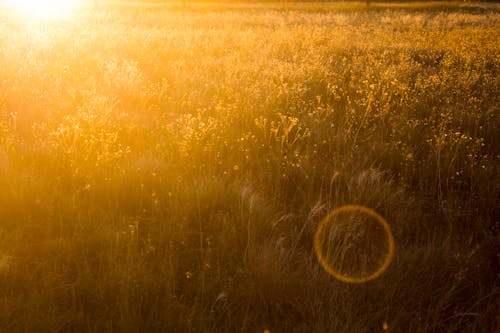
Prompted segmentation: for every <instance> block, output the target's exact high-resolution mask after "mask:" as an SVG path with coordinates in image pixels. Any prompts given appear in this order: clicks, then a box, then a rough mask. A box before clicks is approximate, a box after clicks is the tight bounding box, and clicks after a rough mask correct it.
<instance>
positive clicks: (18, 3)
mask: <svg viewBox="0 0 500 333" xmlns="http://www.w3.org/2000/svg"><path fill="white" fill-rule="evenodd" d="M79 2H80V0H12V1H10V5H11V6H12V7H14V9H15V10H16V11H17V12H18V13H19V14H20V15H22V16H25V17H28V18H33V19H44V20H47V19H48V20H50V19H64V18H69V17H70V16H71V15H72V14H73V13H74V12H75V10H76V9H77V7H78V6H79Z"/></svg>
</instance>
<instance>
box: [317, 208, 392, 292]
mask: <svg viewBox="0 0 500 333" xmlns="http://www.w3.org/2000/svg"><path fill="white" fill-rule="evenodd" d="M381 240H382V241H381ZM377 241H378V242H377ZM381 244H382V245H381ZM314 251H315V252H316V256H317V258H318V261H319V263H320V265H321V266H322V267H323V269H325V271H327V272H328V273H329V274H330V275H332V276H333V277H334V278H336V279H337V280H340V281H342V282H346V283H364V282H368V281H371V280H374V279H376V278H378V277H379V276H380V275H381V274H382V273H383V272H384V271H385V270H386V269H387V267H389V265H390V263H391V261H392V259H393V257H394V237H393V235H392V231H391V228H390V227H389V224H388V223H387V221H386V220H385V219H384V218H383V217H382V216H380V215H379V214H377V213H376V212H375V211H373V210H372V209H369V208H367V207H364V206H359V205H347V206H342V207H339V208H337V209H335V210H333V211H332V212H331V213H330V214H328V215H327V216H326V217H325V218H324V219H323V220H322V221H321V222H320V224H319V225H318V229H317V230H316V233H315V235H314ZM372 255H375V257H376V259H375V260H374V259H373V258H371V256H372Z"/></svg>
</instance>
